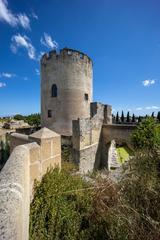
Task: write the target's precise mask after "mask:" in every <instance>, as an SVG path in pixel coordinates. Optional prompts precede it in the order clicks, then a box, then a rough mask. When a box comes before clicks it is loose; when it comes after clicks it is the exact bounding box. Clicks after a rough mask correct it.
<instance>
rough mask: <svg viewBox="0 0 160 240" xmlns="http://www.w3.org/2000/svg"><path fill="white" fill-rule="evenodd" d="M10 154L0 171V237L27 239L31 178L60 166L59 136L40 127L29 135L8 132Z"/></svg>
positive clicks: (16, 239)
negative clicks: (9, 136)
mask: <svg viewBox="0 0 160 240" xmlns="http://www.w3.org/2000/svg"><path fill="white" fill-rule="evenodd" d="M10 141H11V148H12V153H11V155H10V157H9V159H8V160H7V162H6V164H5V165H4V167H3V168H2V170H1V173H0V203H1V204H0V239H4V240H8V239H10V240H22V239H23V240H28V239H29V236H28V232H29V211H30V200H31V199H32V197H33V184H34V180H35V179H37V180H41V178H42V176H43V175H44V174H45V173H46V171H47V169H48V168H50V167H51V166H52V167H56V166H57V167H59V168H61V137H60V135H58V134H57V133H55V132H53V131H51V130H49V129H47V128H42V129H41V130H39V131H38V132H35V133H34V134H31V135H29V136H23V135H22V134H16V133H14V134H12V135H11V140H10Z"/></svg>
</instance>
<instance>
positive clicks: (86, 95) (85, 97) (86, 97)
mask: <svg viewBox="0 0 160 240" xmlns="http://www.w3.org/2000/svg"><path fill="white" fill-rule="evenodd" d="M84 99H85V100H86V101H88V94H87V93H85V94H84Z"/></svg>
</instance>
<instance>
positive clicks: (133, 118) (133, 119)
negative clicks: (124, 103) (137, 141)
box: [132, 113, 136, 123]
mask: <svg viewBox="0 0 160 240" xmlns="http://www.w3.org/2000/svg"><path fill="white" fill-rule="evenodd" d="M135 121H136V119H135V115H134V113H133V115H132V122H133V123H134V122H135Z"/></svg>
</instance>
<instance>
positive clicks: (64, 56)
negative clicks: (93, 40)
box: [41, 48, 93, 65]
mask: <svg viewBox="0 0 160 240" xmlns="http://www.w3.org/2000/svg"><path fill="white" fill-rule="evenodd" d="M50 59H54V60H57V61H58V60H64V61H68V60H69V61H73V62H75V61H80V62H81V63H82V62H84V63H85V64H86V63H88V64H92V65H93V62H92V60H91V58H90V57H89V56H88V55H87V54H85V53H83V52H80V51H78V50H74V49H71V48H63V49H61V50H60V53H58V52H57V51H56V50H53V51H50V52H49V53H45V54H44V55H43V56H42V58H41V64H44V65H45V64H46V63H47V61H48V60H50Z"/></svg>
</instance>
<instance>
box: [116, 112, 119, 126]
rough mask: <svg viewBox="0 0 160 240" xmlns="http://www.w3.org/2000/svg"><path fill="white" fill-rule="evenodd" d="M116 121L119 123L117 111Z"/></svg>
mask: <svg viewBox="0 0 160 240" xmlns="http://www.w3.org/2000/svg"><path fill="white" fill-rule="evenodd" d="M116 123H119V113H118V112H117V114H116Z"/></svg>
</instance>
